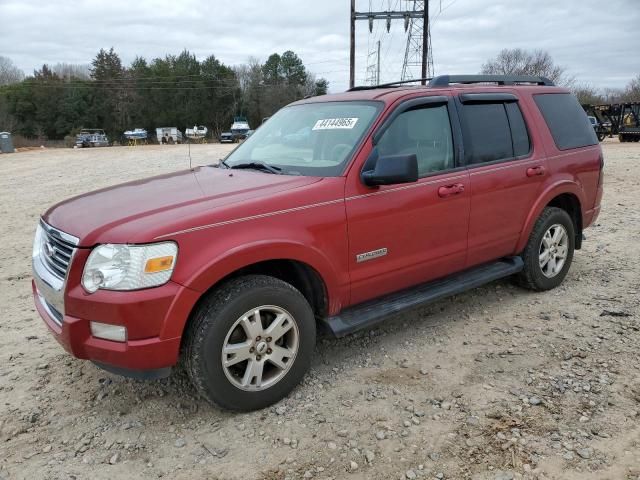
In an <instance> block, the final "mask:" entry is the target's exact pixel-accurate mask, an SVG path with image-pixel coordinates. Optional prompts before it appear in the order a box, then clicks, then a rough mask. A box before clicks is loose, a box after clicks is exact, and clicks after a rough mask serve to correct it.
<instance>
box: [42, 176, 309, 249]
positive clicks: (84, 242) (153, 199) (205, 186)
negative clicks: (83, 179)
mask: <svg viewBox="0 0 640 480" xmlns="http://www.w3.org/2000/svg"><path fill="white" fill-rule="evenodd" d="M320 180H321V178H319V177H299V176H290V175H273V174H269V173H264V172H256V171H251V170H227V169H219V168H216V167H211V166H205V167H197V168H195V169H193V170H184V171H180V172H175V173H170V174H166V175H161V176H157V177H152V178H147V179H143V180H136V181H133V182H128V183H123V184H121V185H116V186H113V187H109V188H104V189H102V190H96V191H94V192H89V193H86V194H84V195H80V196H78V197H74V198H71V199H69V200H65V201H63V202H61V203H59V204H57V205H55V206H53V207H51V208H50V209H49V210H48V211H47V212H46V213H45V214H44V215H43V219H44V221H45V222H47V223H48V224H49V225H52V226H54V227H56V228H58V229H60V230H62V231H64V232H67V233H69V234H71V235H74V236H76V237H78V238H79V239H80V243H79V245H80V246H84V247H88V246H93V245H95V244H96V243H107V242H113V243H142V242H146V241H151V240H152V239H154V238H156V237H158V236H161V235H163V234H166V233H170V232H172V231H176V230H180V229H183V228H190V227H193V226H194V225H193V222H194V221H196V220H195V219H196V218H197V219H198V221H200V220H201V219H202V218H208V219H211V220H215V221H221V220H226V219H227V218H225V209H224V207H226V206H230V205H237V204H247V203H249V202H250V201H251V200H259V201H262V200H263V199H266V198H271V197H273V196H274V195H277V194H278V193H280V192H284V191H287V190H291V189H295V188H300V187H304V186H306V185H310V184H312V183H316V182H318V181H320ZM262 203H264V202H262ZM248 213H249V214H250V213H252V212H248Z"/></svg>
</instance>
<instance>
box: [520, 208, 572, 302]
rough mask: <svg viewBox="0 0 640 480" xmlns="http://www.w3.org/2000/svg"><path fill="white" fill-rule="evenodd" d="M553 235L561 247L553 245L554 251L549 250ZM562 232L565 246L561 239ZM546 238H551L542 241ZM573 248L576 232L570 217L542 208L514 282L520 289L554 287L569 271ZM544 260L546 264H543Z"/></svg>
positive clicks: (564, 212) (561, 211) (552, 249)
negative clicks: (521, 268) (521, 267)
mask: <svg viewBox="0 0 640 480" xmlns="http://www.w3.org/2000/svg"><path fill="white" fill-rule="evenodd" d="M556 232H558V233H557V235H558V240H559V241H560V243H559V244H558V245H555V248H553V247H549V243H551V244H553V243H554V239H555V235H556ZM563 232H564V242H562V241H561V238H560V237H562V236H563ZM547 234H549V235H550V237H545V235H547ZM543 241H544V243H543ZM574 248H575V228H574V225H573V221H572V220H571V217H570V216H569V214H568V213H567V212H566V211H564V210H562V209H561V208H556V207H547V208H545V209H544V210H543V211H542V214H541V215H540V217H539V218H538V220H536V223H535V225H534V227H533V230H532V232H531V235H529V241H528V242H527V246H526V247H525V249H524V251H523V252H522V260H523V262H524V269H523V270H522V271H521V272H520V273H519V274H518V275H517V277H516V280H517V282H518V283H519V284H520V285H521V286H522V287H524V288H528V289H530V290H535V291H544V290H551V289H552V288H555V287H557V286H558V285H560V284H561V283H562V281H563V280H564V278H565V277H566V276H567V272H568V271H569V268H570V267H571V262H572V260H573V252H574ZM545 251H548V255H547V256H545V257H544V258H543V254H544V253H545ZM563 252H564V256H563ZM549 257H551V258H549ZM547 258H549V260H548V261H547V262H546V263H544V260H545V259H547ZM551 262H553V263H551ZM554 267H555V268H554Z"/></svg>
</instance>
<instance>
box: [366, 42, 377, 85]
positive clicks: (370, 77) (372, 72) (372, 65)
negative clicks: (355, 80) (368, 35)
mask: <svg viewBox="0 0 640 480" xmlns="http://www.w3.org/2000/svg"><path fill="white" fill-rule="evenodd" d="M376 45H377V49H376V50H373V51H370V52H369V57H368V59H367V79H366V83H368V84H369V85H380V40H378V41H377V42H376ZM371 57H374V58H375V62H373V61H371Z"/></svg>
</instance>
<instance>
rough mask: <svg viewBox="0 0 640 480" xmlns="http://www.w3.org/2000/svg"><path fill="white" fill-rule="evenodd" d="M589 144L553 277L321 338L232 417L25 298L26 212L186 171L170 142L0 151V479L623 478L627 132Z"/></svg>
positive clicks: (632, 408)
mask: <svg viewBox="0 0 640 480" xmlns="http://www.w3.org/2000/svg"><path fill="white" fill-rule="evenodd" d="M604 149H605V157H606V161H607V166H606V172H607V173H606V175H607V177H606V193H605V198H604V208H603V211H602V214H601V216H600V218H599V220H598V223H597V225H596V226H595V227H594V228H591V229H590V230H589V231H587V232H586V233H587V237H588V239H587V241H586V242H585V245H584V248H583V250H582V251H580V252H578V253H577V255H576V257H575V259H574V264H573V267H572V269H571V272H570V273H569V276H568V277H567V280H566V281H565V283H564V284H563V286H562V287H560V288H558V289H557V290H555V291H551V292H547V293H543V294H533V293H529V292H527V291H523V290H521V289H519V288H517V287H514V286H512V285H511V284H510V283H509V282H508V281H501V282H496V283H493V284H490V285H488V286H486V287H484V288H480V289H478V290H476V291H473V292H470V293H467V294H464V295H459V296H456V297H455V298H452V299H448V300H445V301H441V302H438V303H437V304H434V305H432V306H430V307H428V308H424V309H421V310H418V311H416V312H414V313H411V314H407V315H402V316H400V317H398V318H396V319H395V320H392V321H389V322H387V323H386V324H385V325H384V326H383V327H382V328H377V329H375V330H371V331H366V332H363V333H359V334H357V335H352V336H350V337H347V338H344V339H341V340H334V339H331V338H323V339H321V340H320V342H319V343H318V346H317V351H316V356H315V361H314V363H313V366H312V369H311V371H310V373H309V374H308V375H307V377H306V378H305V380H304V382H303V384H302V385H301V386H300V387H298V388H297V389H296V390H295V391H294V392H293V393H292V394H291V396H290V397H289V398H287V399H286V400H284V401H282V402H280V403H279V404H278V405H275V406H274V407H272V408H269V409H266V410H264V411H260V412H254V413H249V414H232V413H227V412H222V411H219V410H217V409H215V408H213V407H211V406H209V405H208V404H206V403H204V402H203V401H201V400H199V399H198V398H196V396H195V394H194V391H193V390H192V389H191V387H190V386H189V384H188V382H187V381H186V380H185V378H184V377H183V376H181V375H175V376H173V377H172V378H170V379H167V380H163V381H156V382H150V383H145V382H138V381H133V380H127V379H124V378H120V377H116V376H112V375H110V374H107V373H105V372H103V371H100V370H99V369H97V368H96V367H95V366H93V365H92V364H90V363H88V362H83V361H79V360H75V359H73V358H71V357H69V356H68V355H67V354H66V353H65V352H64V351H63V350H62V349H61V348H60V346H59V345H58V344H57V342H56V341H55V340H54V339H53V338H52V337H51V336H50V335H49V333H48V332H47V330H46V328H45V326H44V325H43V323H42V322H41V320H40V319H39V317H38V315H37V313H36V312H35V310H34V307H33V305H32V298H31V292H30V252H31V241H32V235H33V232H34V228H35V225H36V222H37V219H38V216H39V214H40V213H41V212H42V211H43V210H44V209H45V208H46V207H47V206H49V205H50V204H52V203H54V202H57V201H59V200H62V199H64V198H66V197H69V196H71V195H74V194H77V193H81V192H84V191H87V190H91V189H95V188H99V187H103V186H107V185H111V184H114V183H118V182H121V181H125V180H129V179H133V178H139V177H145V176H149V175H152V174H157V173H163V172H168V171H173V170H177V169H181V168H185V167H186V166H187V164H188V161H187V157H186V147H185V146H183V145H182V146H174V147H164V148H162V147H139V148H125V147H123V148H103V149H88V150H41V151H32V152H25V153H20V154H11V155H0V172H1V175H0V228H1V232H2V234H1V235H2V236H1V239H2V246H3V248H2V249H0V305H2V307H1V308H2V312H3V313H2V316H1V317H0V365H1V366H0V479H3V480H4V479H14V478H28V479H39V478H47V479H67V478H71V479H84V478H92V479H94V478H98V479H102V478H108V479H113V478H161V477H165V478H171V479H191V478H198V479H200V478H212V479H214V478H215V479H243V480H250V479H274V480H275V479H285V478H287V479H297V478H316V479H330V478H333V479H341V478H348V479H354V480H355V479H401V478H402V479H404V478H406V479H414V478H425V479H436V478H437V479H464V478H472V479H491V480H494V479H495V480H508V479H514V478H515V479H519V478H524V479H563V480H564V479H567V480H572V479H575V480H578V479H580V480H584V479H634V480H637V479H640V349H639V347H638V345H639V342H640V331H639V330H640V242H639V239H640V193H639V192H640V145H638V144H619V143H618V142H617V141H613V140H607V141H606V142H605V145H604ZM227 150H228V147H223V146H219V145H208V146H207V145H205V146H195V147H192V149H191V153H192V157H193V161H194V164H202V163H208V162H212V161H215V160H216V159H217V158H219V157H220V156H221V155H222V154H223V153H224V152H225V151H227Z"/></svg>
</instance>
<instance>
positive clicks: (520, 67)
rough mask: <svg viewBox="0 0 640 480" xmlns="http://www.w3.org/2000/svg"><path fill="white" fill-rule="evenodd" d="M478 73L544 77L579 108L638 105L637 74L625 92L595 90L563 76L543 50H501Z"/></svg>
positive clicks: (563, 70)
mask: <svg viewBox="0 0 640 480" xmlns="http://www.w3.org/2000/svg"><path fill="white" fill-rule="evenodd" d="M481 73H483V74H489V75H534V76H543V77H547V78H548V79H549V80H552V81H553V82H554V83H555V84H556V85H560V86H563V87H566V88H569V89H570V90H571V91H572V92H573V93H574V94H575V95H576V96H577V97H578V100H579V101H580V103H582V104H583V105H584V104H590V105H600V104H611V103H625V102H640V74H639V75H638V76H637V77H635V78H633V79H631V80H630V81H629V83H628V84H627V86H626V87H625V88H622V89H620V88H604V89H598V88H595V87H593V86H592V85H588V84H584V83H579V82H578V81H577V80H576V78H575V77H573V76H571V75H569V74H568V73H567V69H566V68H565V67H564V66H562V65H558V64H557V63H555V62H554V60H553V58H552V57H551V55H550V54H549V52H547V51H545V50H524V49H521V48H514V49H504V50H502V51H501V52H500V53H498V55H497V56H496V57H494V58H492V59H490V60H488V61H487V62H486V63H484V64H483V65H482V70H481Z"/></svg>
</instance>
